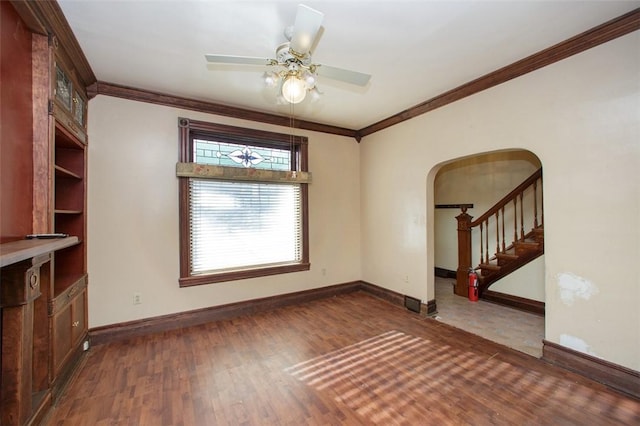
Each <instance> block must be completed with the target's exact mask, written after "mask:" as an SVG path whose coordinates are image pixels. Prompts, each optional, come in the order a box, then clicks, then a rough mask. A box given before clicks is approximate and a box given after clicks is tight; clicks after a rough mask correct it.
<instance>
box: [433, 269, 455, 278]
mask: <svg viewBox="0 0 640 426" xmlns="http://www.w3.org/2000/svg"><path fill="white" fill-rule="evenodd" d="M434 275H435V276H436V277H440V278H454V279H455V278H456V276H457V275H456V271H451V270H449V269H444V268H435V270H434Z"/></svg>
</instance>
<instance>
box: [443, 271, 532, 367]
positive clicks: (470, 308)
mask: <svg viewBox="0 0 640 426" xmlns="http://www.w3.org/2000/svg"><path fill="white" fill-rule="evenodd" d="M454 284H455V280H454V279H450V278H440V277H436V289H435V290H436V305H437V308H438V314H437V316H436V319H437V320H439V321H442V322H443V323H445V324H449V325H452V326H454V327H457V328H461V329H463V330H466V331H468V332H470V333H473V334H476V335H478V336H482V337H484V338H486V339H489V340H492V341H494V342H498V343H500V344H503V345H505V346H508V347H510V348H513V349H516V350H518V351H521V352H524V353H527V354H529V355H532V356H534V357H536V358H540V357H541V356H542V339H544V317H543V316H540V315H535V314H531V313H528V312H522V311H519V310H516V309H512V308H509V307H504V306H500V305H496V304H495V303H489V302H485V301H483V300H480V301H478V302H471V301H469V299H467V298H465V297H460V296H456V295H455V294H453V285H454Z"/></svg>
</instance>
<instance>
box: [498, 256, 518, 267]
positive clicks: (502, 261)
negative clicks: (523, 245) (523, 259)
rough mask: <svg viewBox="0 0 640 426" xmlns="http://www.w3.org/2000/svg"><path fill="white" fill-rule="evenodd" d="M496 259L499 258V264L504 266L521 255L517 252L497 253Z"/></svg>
mask: <svg viewBox="0 0 640 426" xmlns="http://www.w3.org/2000/svg"><path fill="white" fill-rule="evenodd" d="M495 257H496V259H497V260H498V265H500V266H502V265H504V264H505V263H509V262H513V261H514V260H518V258H519V257H520V256H518V255H517V254H515V253H496V256H495Z"/></svg>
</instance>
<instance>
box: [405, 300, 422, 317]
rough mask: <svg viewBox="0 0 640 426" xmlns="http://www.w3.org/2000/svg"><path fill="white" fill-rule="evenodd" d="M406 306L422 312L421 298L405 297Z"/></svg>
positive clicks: (411, 309)
mask: <svg viewBox="0 0 640 426" xmlns="http://www.w3.org/2000/svg"><path fill="white" fill-rule="evenodd" d="M404 306H405V308H407V309H408V310H410V311H413V312H416V313H418V314H419V313H420V299H416V298H413V297H410V296H405V297H404Z"/></svg>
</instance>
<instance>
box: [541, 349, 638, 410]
mask: <svg viewBox="0 0 640 426" xmlns="http://www.w3.org/2000/svg"><path fill="white" fill-rule="evenodd" d="M542 343H543V346H542V359H543V360H544V361H546V362H548V363H550V364H554V365H557V366H559V367H562V368H564V369H567V370H570V371H573V372H574V373H578V374H580V375H582V376H585V377H588V378H589V379H591V380H595V381H596V382H600V383H602V384H604V385H607V386H609V387H611V388H613V389H616V390H618V391H620V392H623V393H625V394H627V395H631V396H632V397H634V398H637V399H640V372H638V371H635V370H632V369H630V368H626V367H623V366H621V365H618V364H614V363H612V362H609V361H605V360H603V359H600V358H596V357H594V356H591V355H587V354H585V353H582V352H578V351H575V350H573V349H569V348H567V347H565V346H562V345H558V344H556V343H552V342H549V341H547V340H543V341H542Z"/></svg>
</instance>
